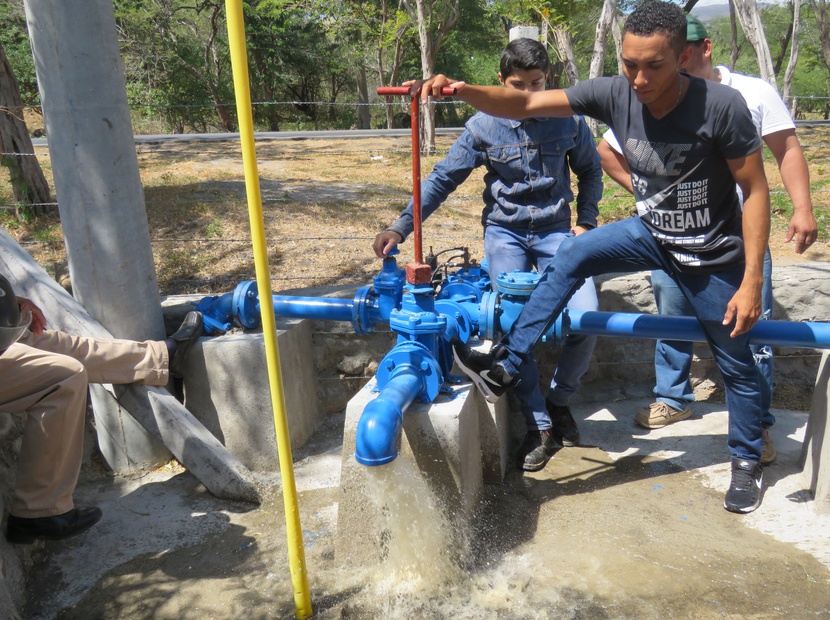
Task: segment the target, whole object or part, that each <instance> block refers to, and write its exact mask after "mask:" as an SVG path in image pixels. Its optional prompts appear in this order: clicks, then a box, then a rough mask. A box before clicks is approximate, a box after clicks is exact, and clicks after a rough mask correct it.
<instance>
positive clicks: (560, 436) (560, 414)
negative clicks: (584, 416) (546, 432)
mask: <svg viewBox="0 0 830 620" xmlns="http://www.w3.org/2000/svg"><path fill="white" fill-rule="evenodd" d="M545 408H546V409H547V410H548V415H549V416H550V423H551V429H550V430H551V432H553V436H554V437H556V440H557V441H558V442H559V443H561V444H562V445H563V446H567V447H572V446H578V445H579V429H578V428H577V426H576V422H575V421H574V417H573V416H572V415H571V409H570V407H568V406H567V405H564V406H562V405H554V404H553V403H552V402H550V401H549V400H548V399H545Z"/></svg>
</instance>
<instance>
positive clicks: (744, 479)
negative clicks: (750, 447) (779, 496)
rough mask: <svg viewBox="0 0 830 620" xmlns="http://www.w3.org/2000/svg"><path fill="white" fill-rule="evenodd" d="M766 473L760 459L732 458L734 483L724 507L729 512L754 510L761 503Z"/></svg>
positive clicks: (728, 492) (730, 486)
mask: <svg viewBox="0 0 830 620" xmlns="http://www.w3.org/2000/svg"><path fill="white" fill-rule="evenodd" d="M763 485H764V473H763V468H762V467H761V464H760V463H759V462H758V461H752V460H750V459H739V458H733V459H732V483H731V484H730V485H729V490H728V491H727V492H726V499H724V501H723V507H724V508H726V509H727V510H728V511H729V512H742V513H745V512H752V511H753V510H755V509H756V508H758V506H760V505H761V495H762V491H763Z"/></svg>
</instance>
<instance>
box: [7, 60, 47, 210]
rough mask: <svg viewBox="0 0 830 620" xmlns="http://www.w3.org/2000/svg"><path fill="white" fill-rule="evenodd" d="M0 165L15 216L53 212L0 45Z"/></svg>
mask: <svg viewBox="0 0 830 620" xmlns="http://www.w3.org/2000/svg"><path fill="white" fill-rule="evenodd" d="M0 165H2V166H4V167H6V168H8V169H9V174H10V176H11V185H12V193H13V195H14V201H15V203H17V204H15V207H14V212H15V216H16V217H18V218H20V217H21V215H42V214H44V213H47V212H53V211H55V209H54V207H55V205H54V204H53V200H52V196H51V193H50V191H49V184H48V183H47V182H46V177H45V176H44V175H43V170H41V168H40V163H39V162H38V160H37V157H35V149H34V147H33V146H32V139H31V138H30V137H29V131H28V130H27V129H26V122H25V121H24V119H23V102H22V100H21V98H20V89H19V87H18V85H17V78H15V76H14V73H13V72H12V68H11V65H10V64H9V60H8V58H7V57H6V52H5V50H4V49H3V46H2V44H0Z"/></svg>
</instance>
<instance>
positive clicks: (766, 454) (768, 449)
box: [761, 428, 778, 465]
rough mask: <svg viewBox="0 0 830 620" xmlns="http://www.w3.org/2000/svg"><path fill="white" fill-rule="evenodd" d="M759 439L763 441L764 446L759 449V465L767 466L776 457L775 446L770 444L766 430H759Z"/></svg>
mask: <svg viewBox="0 0 830 620" xmlns="http://www.w3.org/2000/svg"><path fill="white" fill-rule="evenodd" d="M761 437H763V439H764V445H763V447H762V448H761V465H769V464H770V463H772V462H773V461H774V460H775V457H776V456H778V452H776V450H775V444H774V443H772V437H770V434H769V429H768V428H762V429H761Z"/></svg>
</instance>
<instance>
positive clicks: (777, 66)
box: [772, 2, 801, 75]
mask: <svg viewBox="0 0 830 620" xmlns="http://www.w3.org/2000/svg"><path fill="white" fill-rule="evenodd" d="M792 5H793V3H792V2H790V18H792V17H793V16H794V15H795V10H794V9H793V7H792ZM799 13H801V10H800V8H799ZM794 27H795V24H794V23H793V22H792V21H790V25H789V26H787V31H786V32H785V33H784V36H783V38H782V39H781V49H780V51H779V52H778V55H777V56H776V57H775V60H773V62H772V69H773V71H774V72H775V75H778V74H779V73H781V65H782V64H784V57H785V56H786V55H787V48H788V47H789V46H790V42H791V41H792V39H793V28H794Z"/></svg>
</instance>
